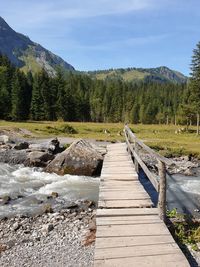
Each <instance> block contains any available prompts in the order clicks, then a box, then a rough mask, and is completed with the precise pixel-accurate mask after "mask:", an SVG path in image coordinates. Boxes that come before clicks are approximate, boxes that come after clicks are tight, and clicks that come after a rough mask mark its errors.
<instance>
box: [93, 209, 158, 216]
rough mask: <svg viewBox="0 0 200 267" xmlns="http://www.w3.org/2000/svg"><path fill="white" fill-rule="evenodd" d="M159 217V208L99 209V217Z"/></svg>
mask: <svg viewBox="0 0 200 267" xmlns="http://www.w3.org/2000/svg"><path fill="white" fill-rule="evenodd" d="M143 215H144V216H146V215H158V210H157V208H153V209H152V208H143V209H120V208H119V209H98V210H97V215H96V216H97V217H110V216H111V217H113V216H143Z"/></svg>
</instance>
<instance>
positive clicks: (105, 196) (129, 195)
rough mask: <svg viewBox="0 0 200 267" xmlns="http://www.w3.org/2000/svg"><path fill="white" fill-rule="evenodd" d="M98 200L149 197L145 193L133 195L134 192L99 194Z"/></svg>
mask: <svg viewBox="0 0 200 267" xmlns="http://www.w3.org/2000/svg"><path fill="white" fill-rule="evenodd" d="M99 197H100V199H107V200H108V199H112V200H113V199H141V198H148V199H149V195H148V194H147V193H145V192H143V193H134V192H131V191H130V192H123V191H121V192H100V194H99Z"/></svg>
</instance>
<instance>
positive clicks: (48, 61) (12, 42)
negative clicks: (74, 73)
mask: <svg viewBox="0 0 200 267" xmlns="http://www.w3.org/2000/svg"><path fill="white" fill-rule="evenodd" d="M0 53H1V54H3V55H6V56H7V57H8V58H9V59H10V61H11V62H12V63H13V64H14V65H15V66H17V67H20V68H22V70H23V71H25V72H28V71H32V72H34V73H36V72H38V71H40V70H41V69H42V68H45V70H46V71H47V72H48V73H49V74H50V75H54V74H55V72H56V68H57V67H61V68H63V69H64V70H74V67H73V66H71V65H70V64H69V63H67V62H65V61H64V60H63V59H62V58H60V57H59V56H57V55H54V54H53V53H52V52H50V51H48V50H47V49H45V48H44V47H42V46H41V45H39V44H37V43H35V42H33V41H31V40H30V39H29V38H28V37H27V36H25V35H23V34H21V33H17V32H15V31H14V30H13V29H12V28H11V27H10V26H9V25H8V24H7V22H6V21H5V20H4V19H3V18H2V17H0Z"/></svg>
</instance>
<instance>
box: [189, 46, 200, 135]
mask: <svg viewBox="0 0 200 267" xmlns="http://www.w3.org/2000/svg"><path fill="white" fill-rule="evenodd" d="M191 70H192V72H191V79H190V84H189V90H190V97H189V100H190V104H191V107H192V108H193V110H194V111H195V112H196V116H197V135H199V120H200V42H199V43H198V44H197V47H196V49H194V51H193V56H192V63H191Z"/></svg>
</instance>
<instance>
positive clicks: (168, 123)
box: [167, 115, 169, 125]
mask: <svg viewBox="0 0 200 267" xmlns="http://www.w3.org/2000/svg"><path fill="white" fill-rule="evenodd" d="M168 124H169V116H168V115H167V125H168Z"/></svg>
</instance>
